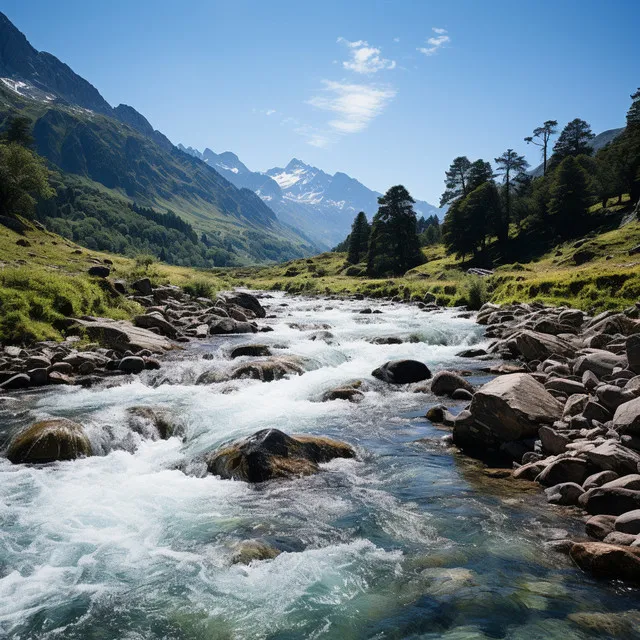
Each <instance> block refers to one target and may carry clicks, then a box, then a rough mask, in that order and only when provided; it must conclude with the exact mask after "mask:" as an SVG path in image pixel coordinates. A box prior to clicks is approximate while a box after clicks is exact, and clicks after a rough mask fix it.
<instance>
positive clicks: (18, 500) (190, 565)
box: [0, 297, 640, 640]
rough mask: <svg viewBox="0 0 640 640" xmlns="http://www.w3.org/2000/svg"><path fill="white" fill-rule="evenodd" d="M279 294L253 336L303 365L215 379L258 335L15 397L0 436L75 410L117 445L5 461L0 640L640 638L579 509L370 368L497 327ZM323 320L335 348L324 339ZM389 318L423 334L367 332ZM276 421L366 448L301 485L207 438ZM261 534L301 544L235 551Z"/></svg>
mask: <svg viewBox="0 0 640 640" xmlns="http://www.w3.org/2000/svg"><path fill="white" fill-rule="evenodd" d="M269 302H270V303H271V305H272V310H274V311H275V312H276V314H277V318H275V319H273V320H268V322H269V323H270V324H272V326H273V327H274V329H275V331H274V332H272V333H267V334H259V335H258V336H252V337H251V338H249V340H253V341H259V342H264V343H267V344H270V345H272V346H274V348H275V350H276V351H277V352H278V353H280V354H282V355H296V356H300V357H301V358H303V362H304V367H305V369H306V373H305V374H304V375H302V376H299V377H293V378H290V379H287V380H281V381H277V382H273V383H268V384H265V383H260V382H256V381H240V382H227V383H218V384H215V385H211V386H199V385H198V386H196V385H195V384H194V382H195V379H196V378H197V376H198V375H200V373H202V372H203V371H206V370H208V369H212V368H214V369H217V370H220V371H224V370H226V369H228V368H230V367H231V366H232V365H231V363H230V362H229V361H228V360H227V358H226V353H227V351H228V347H229V345H230V344H232V343H233V344H241V343H244V342H246V341H247V338H246V336H245V337H234V338H228V339H221V338H217V339H214V340H211V341H209V342H203V343H200V344H197V345H192V346H190V347H189V348H188V349H187V350H186V351H185V352H183V353H181V354H177V355H175V356H174V357H173V359H172V360H171V361H170V362H169V363H168V364H166V365H165V366H164V367H163V369H162V370H161V371H159V372H153V373H148V374H145V377H143V378H141V379H132V380H131V381H128V382H126V383H125V384H122V385H119V386H114V387H111V388H102V389H94V390H85V389H76V388H71V389H62V390H61V389H60V388H56V389H55V390H54V391H52V392H45V393H39V394H31V393H27V394H23V395H16V396H13V399H11V400H5V401H3V402H1V403H0V412H1V413H0V425H2V426H1V427H0V429H2V431H1V432H0V441H3V440H5V439H6V438H7V437H8V436H9V435H10V434H11V433H12V432H13V431H15V430H16V429H18V428H20V427H21V426H22V425H24V424H28V423H30V422H32V421H34V420H35V419H37V418H40V417H44V416H66V417H71V418H75V419H77V420H79V421H81V422H82V423H83V424H85V425H86V429H87V432H88V434H89V437H90V438H91V440H92V443H93V445H94V449H95V450H96V451H98V452H99V453H100V454H101V455H98V456H95V457H93V458H88V459H85V460H78V461H75V462H70V463H61V464H57V465H51V466H49V467H47V468H30V467H21V466H13V465H11V464H10V463H8V462H7V461H6V460H5V459H0V637H8V638H20V639H27V638H28V639H44V638H47V639H54V638H56V639H57V638H65V639H66V638H69V639H82V640H87V639H90V640H98V639H99V640H116V639H117V640H151V639H176V640H177V639H180V640H182V639H184V640H187V639H214V638H215V639H217V638H239V639H240V638H241V639H244V638H268V639H270V640H285V639H286V640H289V639H294V638H340V639H342V638H344V639H359V638H447V639H455V640H462V639H465V640H466V639H469V640H470V639H480V638H508V639H518V640H520V639H523V640H524V639H527V640H528V639H532V638H534V639H535V638H540V639H543V638H544V639H546V638H562V639H563V640H573V639H579V638H593V637H599V638H605V637H617V638H633V637H640V634H638V632H636V631H635V629H636V628H637V626H638V625H637V623H633V624H632V623H628V622H626V621H627V620H628V619H629V620H635V619H633V618H630V617H629V614H627V613H625V612H628V611H631V610H634V609H636V607H637V606H638V591H637V590H633V589H629V588H627V587H623V586H622V585H618V584H615V583H604V582H598V581H595V580H593V579H592V578H591V577H589V576H586V575H585V574H583V573H581V572H580V571H578V570H577V569H575V568H574V567H573V566H572V565H571V563H570V561H569V560H568V559H567V558H566V557H565V556H562V555H558V554H556V553H554V552H553V551H551V550H550V549H548V547H547V546H546V545H545V543H546V542H547V541H548V540H551V539H558V538H564V537H566V536H568V535H570V534H579V533H581V532H582V530H583V524H582V521H581V520H580V517H579V514H577V513H575V514H573V515H572V514H567V512H563V511H561V510H560V509H559V508H557V507H550V506H548V505H547V504H546V502H545V500H544V497H543V496H542V495H541V494H540V492H539V491H538V490H537V488H536V487H535V486H533V485H530V487H529V489H528V490H525V491H523V490H522V488H523V486H524V487H527V486H528V485H517V486H516V485H514V484H513V483H512V482H510V481H505V480H495V479H491V478H488V477H487V476H486V475H485V474H484V473H483V472H482V468H481V465H478V464H477V463H474V462H473V461H470V460H468V459H465V458H464V457H463V456H460V455H459V454H457V453H456V452H455V451H454V450H452V449H450V448H448V446H447V445H446V444H445V442H443V440H442V438H443V436H445V435H446V434H447V432H446V431H442V430H439V429H436V428H435V427H434V426H432V425H431V424H430V423H429V422H428V421H427V420H426V419H424V418H423V417H422V416H423V415H424V412H425V409H426V408H427V407H428V406H430V405H431V404H434V403H436V402H437V400H436V399H435V398H433V397H432V396H430V395H429V394H424V393H413V392H412V390H411V389H403V390H396V389H390V388H388V387H386V386H385V385H382V384H380V383H377V382H376V381H375V380H374V379H373V378H372V377H371V376H370V372H371V371H372V370H373V369H374V368H375V367H377V366H379V365H380V364H382V363H383V362H385V361H386V360H389V359H391V358H398V357H411V358H415V359H418V360H423V361H425V362H427V363H428V364H429V366H430V367H431V368H432V370H434V371H435V370H437V369H439V368H444V367H451V368H465V369H468V368H470V367H471V366H473V367H478V366H480V365H479V363H473V361H470V360H463V359H460V358H457V357H455V353H456V352H457V351H459V350H460V349H461V348H463V346H467V345H470V344H482V340H483V338H482V329H481V327H478V326H477V325H475V324H474V323H473V321H472V320H467V319H464V318H456V317H455V312H450V311H447V312H443V313H425V312H422V311H419V310H418V309H416V308H414V307H409V306H405V305H390V304H385V305H382V304H381V305H379V308H380V309H381V310H382V311H383V313H382V314H380V315H368V316H363V315H360V314H358V313H357V311H358V310H359V309H361V308H362V307H363V306H365V305H364V303H355V302H349V303H346V302H332V301H318V300H310V299H302V298H283V297H277V298H275V299H272V300H269ZM280 304H287V305H288V306H286V307H280V306H278V305H280ZM367 306H369V305H368V303H367ZM289 324H297V325H299V326H298V328H294V327H290V326H288V325H289ZM321 325H322V326H324V325H329V326H330V329H328V330H329V331H331V333H332V334H333V336H334V337H333V340H332V342H331V343H330V344H327V343H326V342H324V341H322V340H311V339H310V336H312V335H313V334H314V332H315V331H317V330H318V327H320V326H321ZM391 335H396V336H401V337H404V338H409V337H411V339H412V340H414V342H407V343H404V344H401V345H389V346H382V345H372V344H370V343H369V342H367V340H368V339H370V338H372V337H376V336H391ZM205 355H206V357H207V358H212V359H205V358H204V357H203V356H205ZM236 363H237V361H236ZM354 379H364V380H365V382H366V383H367V389H368V390H367V391H366V393H365V400H364V401H363V402H362V403H360V404H358V405H352V404H349V403H347V402H343V401H336V402H331V403H322V402H319V401H318V400H319V399H320V397H321V396H322V393H323V392H324V391H326V390H328V389H330V388H332V387H335V386H338V385H339V384H341V383H345V382H348V381H351V380H354ZM472 380H474V381H475V382H477V383H481V382H482V381H483V380H486V378H483V377H482V375H481V374H480V373H479V372H478V371H476V372H475V375H474V377H473V378H472ZM136 405H149V406H163V407H167V408H169V409H171V410H172V411H174V412H175V414H176V416H177V419H179V420H180V421H181V422H182V424H183V425H184V429H185V440H184V442H183V441H181V440H180V439H178V438H172V439H169V440H167V441H156V442H152V441H143V440H141V439H139V438H138V437H137V436H135V435H132V434H131V432H130V430H129V429H128V428H127V427H126V426H125V424H124V422H125V420H124V416H125V410H126V408H127V407H130V406H136ZM457 408H459V407H457ZM266 427H277V428H280V429H282V430H284V431H286V432H288V433H317V434H324V435H329V436H333V437H336V438H339V439H342V440H345V441H347V442H350V443H352V444H353V445H355V446H356V448H357V450H358V453H359V456H358V459H357V460H336V461H333V462H331V463H329V464H327V465H323V471H322V473H320V474H318V475H316V476H313V477H308V478H301V479H297V480H293V481H289V482H274V483H266V484H263V485H257V486H250V485H247V484H244V483H241V482H233V481H226V480H220V479H218V478H215V477H213V476H202V474H201V473H200V471H201V468H200V466H199V465H198V464H197V460H198V456H199V455H200V454H202V453H204V452H206V451H209V450H211V449H212V448H214V447H216V446H218V445H219V444H221V443H223V442H225V441H227V440H229V439H231V438H235V437H238V436H242V435H248V434H250V433H253V432H254V431H256V430H258V429H262V428H266ZM252 538H259V539H263V540H265V541H267V542H270V543H272V544H275V545H276V546H278V547H279V548H281V549H285V550H286V551H285V552H284V553H282V554H281V555H279V556H278V557H277V558H275V559H273V560H269V561H261V562H254V563H252V564H251V565H249V566H245V565H237V564H236V565H234V564H232V563H231V557H232V555H233V552H234V547H235V545H236V544H237V543H238V542H239V541H241V540H246V539H252ZM581 613H603V614H606V613H617V615H615V616H613V617H612V618H611V620H609V619H607V620H606V621H607V622H608V623H609V624H610V623H611V621H612V620H613V621H615V622H616V625H614V626H613V627H611V626H609V627H607V629H609V630H608V631H607V630H605V628H604V627H602V626H600V627H595V628H594V627H591V628H589V627H587V626H585V624H586V622H591V623H593V622H594V619H593V618H592V619H585V618H584V616H583V617H582V618H581V617H580V615H578V616H577V617H576V615H575V614H581ZM598 620H599V621H600V623H601V624H602V623H603V621H605V618H599V619H598ZM578 622H580V623H581V624H579V623H578ZM3 634H4V635H3ZM634 634H635V635H634Z"/></svg>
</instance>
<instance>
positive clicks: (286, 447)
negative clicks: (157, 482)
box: [206, 429, 355, 483]
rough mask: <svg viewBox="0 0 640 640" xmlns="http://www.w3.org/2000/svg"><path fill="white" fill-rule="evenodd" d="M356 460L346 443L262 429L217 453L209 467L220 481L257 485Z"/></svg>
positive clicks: (315, 471) (210, 457) (210, 456)
mask: <svg viewBox="0 0 640 640" xmlns="http://www.w3.org/2000/svg"><path fill="white" fill-rule="evenodd" d="M353 457H355V451H354V450H353V448H352V447H351V446H349V445H348V444H345V443H344V442H338V441H337V440H331V439H330V438H325V437H322V436H307V435H298V436H289V435H287V434H286V433H283V432H282V431H280V430H278V429H263V430H261V431H258V432H256V433H254V434H253V435H252V436H249V437H248V438H245V439H243V440H238V441H236V442H233V443H231V444H229V445H227V446H223V447H222V448H220V449H218V450H216V451H214V452H213V453H212V454H210V455H209V456H208V457H207V458H206V464H207V469H208V471H209V473H213V474H214V475H217V476H220V477H221V478H224V479H232V480H242V481H244V482H252V483H256V482H265V481H267V480H273V479H277V478H293V477H297V476H308V475H312V474H314V473H317V472H318V471H319V470H320V469H319V466H318V465H319V464H321V463H323V462H329V460H333V459H334V458H353Z"/></svg>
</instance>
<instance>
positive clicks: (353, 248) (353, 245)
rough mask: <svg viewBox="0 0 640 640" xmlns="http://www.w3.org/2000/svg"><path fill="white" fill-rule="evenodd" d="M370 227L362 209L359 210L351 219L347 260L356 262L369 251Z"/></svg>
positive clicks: (360, 260)
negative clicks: (352, 219) (353, 218)
mask: <svg viewBox="0 0 640 640" xmlns="http://www.w3.org/2000/svg"><path fill="white" fill-rule="evenodd" d="M370 232H371V227H370V226H369V221H368V220H367V216H366V215H365V213H364V211H361V212H360V213H359V214H358V215H357V216H356V218H355V220H354V221H353V225H352V226H351V233H350V234H349V249H348V253H347V262H350V263H351V264H358V263H359V262H362V260H364V259H365V258H366V257H367V252H368V251H369V234H370Z"/></svg>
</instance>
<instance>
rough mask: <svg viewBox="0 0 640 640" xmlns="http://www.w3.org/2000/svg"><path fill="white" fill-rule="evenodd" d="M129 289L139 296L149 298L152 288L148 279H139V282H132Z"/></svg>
mask: <svg viewBox="0 0 640 640" xmlns="http://www.w3.org/2000/svg"><path fill="white" fill-rule="evenodd" d="M131 288H132V289H133V290H134V291H135V292H136V293H139V294H140V295H141V296H150V295H151V294H152V293H153V287H152V286H151V280H149V278H140V280H136V281H135V282H132V283H131Z"/></svg>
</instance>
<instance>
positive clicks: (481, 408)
mask: <svg viewBox="0 0 640 640" xmlns="http://www.w3.org/2000/svg"><path fill="white" fill-rule="evenodd" d="M469 410H470V411H471V414H472V415H473V417H474V420H475V422H477V423H480V424H482V425H484V426H485V427H487V428H488V430H489V431H491V432H492V433H493V434H495V435H496V436H497V437H498V438H499V439H501V440H504V441H508V440H519V439H521V438H527V437H531V436H536V435H537V434H538V429H539V427H540V425H541V424H553V423H554V422H555V421H556V420H559V419H560V417H561V415H562V404H561V403H560V402H558V400H556V399H555V398H554V397H553V396H552V395H551V394H550V393H549V392H548V391H547V390H546V389H545V388H544V386H543V385H542V384H540V383H539V382H538V381H537V380H536V379H535V378H533V377H532V376H530V375H529V374H527V373H513V374H510V375H506V376H501V377H499V378H495V379H494V380H491V382H489V383H487V384H486V385H484V386H483V387H481V388H480V389H478V391H476V393H475V394H474V396H473V400H472V401H471V406H470V407H469Z"/></svg>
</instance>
